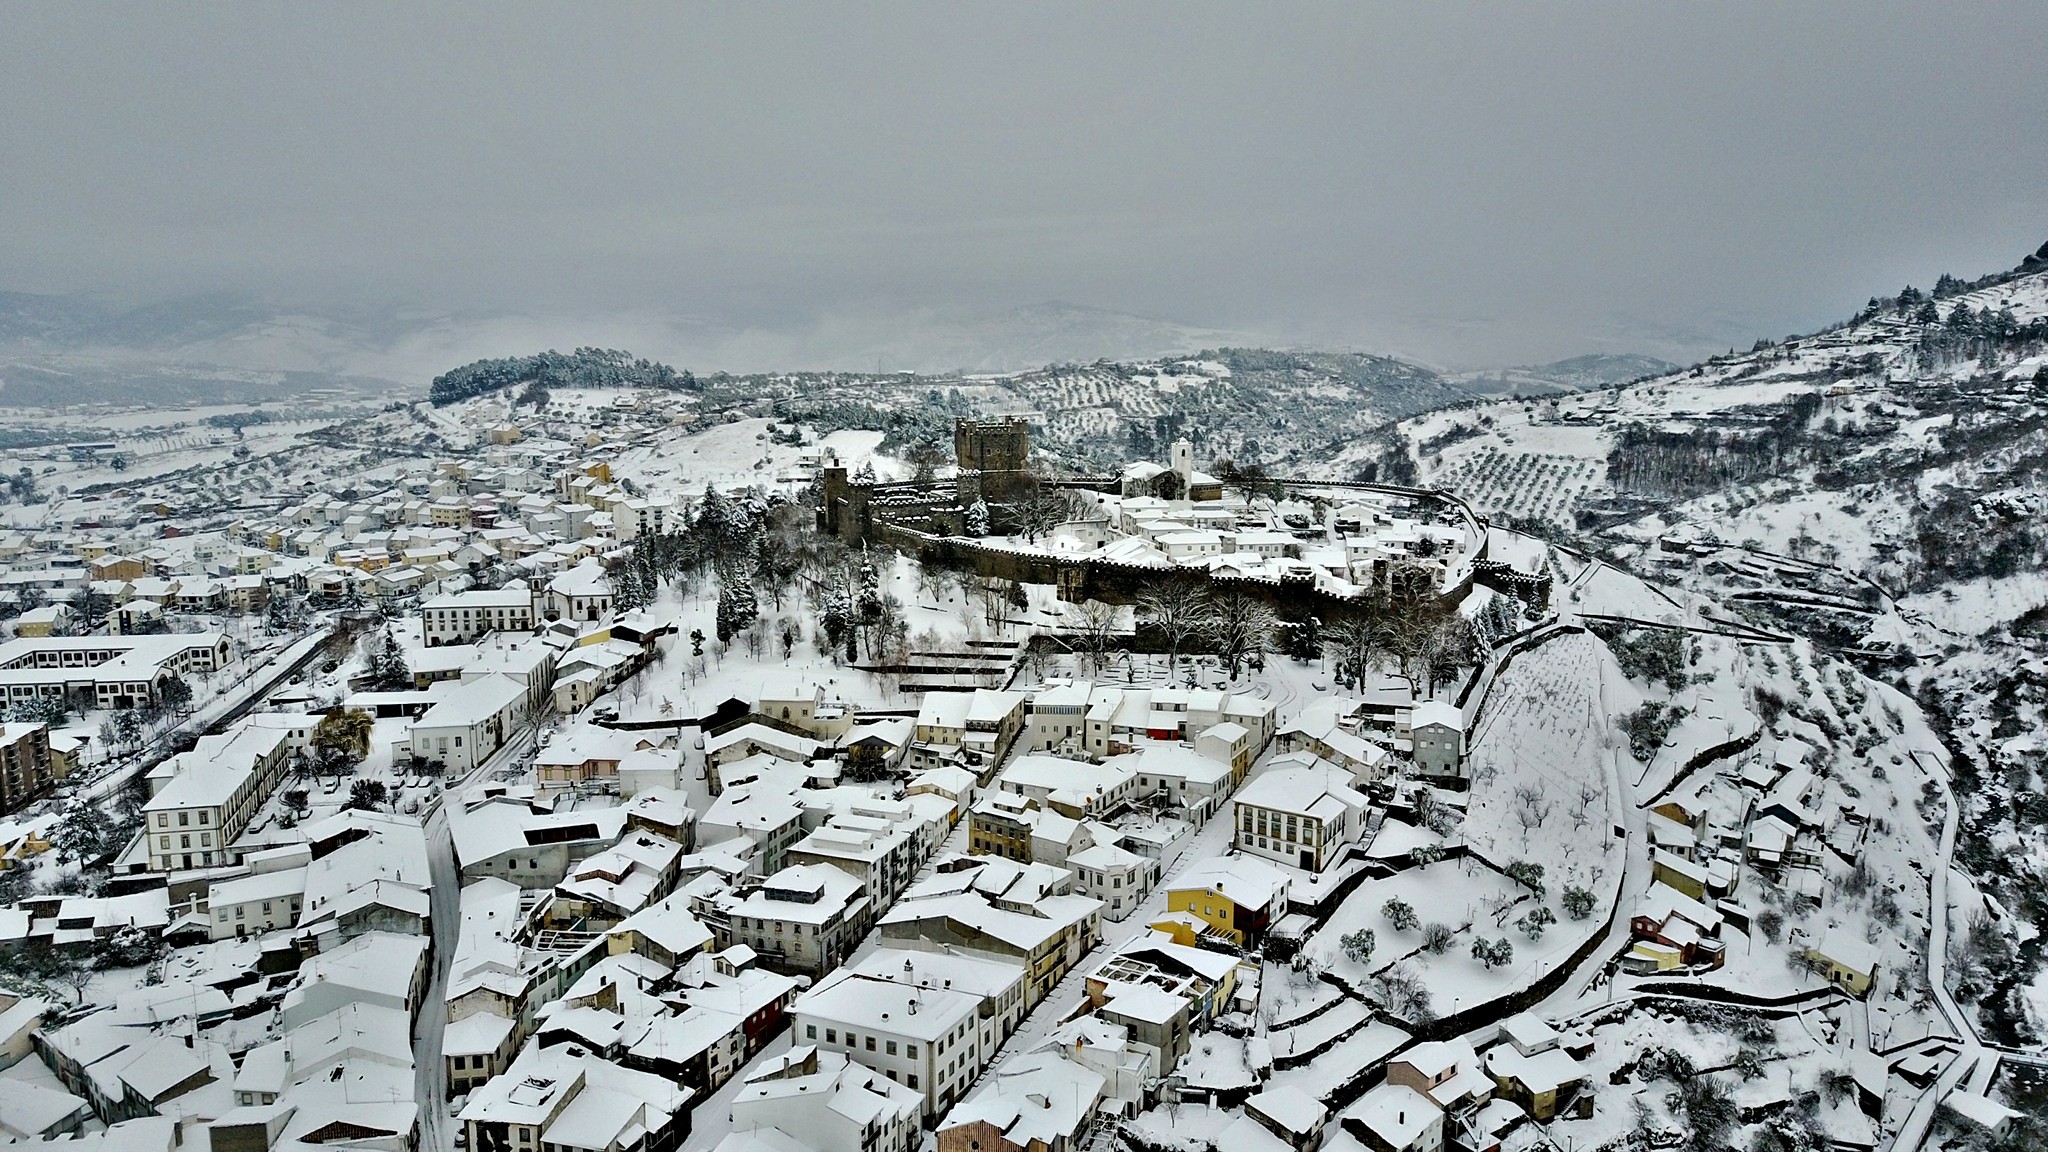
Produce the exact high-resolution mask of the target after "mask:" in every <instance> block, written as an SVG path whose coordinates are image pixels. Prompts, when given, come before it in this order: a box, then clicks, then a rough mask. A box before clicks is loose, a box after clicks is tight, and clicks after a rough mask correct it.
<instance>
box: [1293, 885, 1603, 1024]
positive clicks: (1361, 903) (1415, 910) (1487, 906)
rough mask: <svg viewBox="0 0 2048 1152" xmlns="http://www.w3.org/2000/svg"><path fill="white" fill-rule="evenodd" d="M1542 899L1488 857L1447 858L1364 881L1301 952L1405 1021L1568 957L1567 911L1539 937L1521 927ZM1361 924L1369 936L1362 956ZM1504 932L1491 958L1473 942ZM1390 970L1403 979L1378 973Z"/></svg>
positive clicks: (1489, 994)
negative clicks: (1504, 949)
mask: <svg viewBox="0 0 2048 1152" xmlns="http://www.w3.org/2000/svg"><path fill="white" fill-rule="evenodd" d="M1553 899H1554V896H1553ZM1400 906H1405V907H1406V908H1407V910H1408V911H1407V913H1405V914H1404V913H1403V912H1402V911H1400ZM1535 907H1537V902H1536V898H1535V896H1534V895H1533V894H1532V893H1531V892H1530V890H1529V889H1528V888H1526V887H1524V886H1523V885H1520V884H1517V883H1516V882H1514V881H1513V880H1510V879H1508V878H1507V877H1506V876H1504V875H1502V874H1501V873H1500V872H1498V871H1496V870H1494V869H1492V868H1490V867H1488V866H1487V865H1486V864H1485V863H1483V862H1481V861H1478V860H1475V859H1472V858H1470V857H1467V858H1465V859H1461V860H1445V861H1442V862H1440V863H1436V864H1431V865H1427V866H1425V867H1420V868H1411V869H1409V870H1407V871H1404V872H1400V873H1397V874H1396V875H1393V876H1389V877H1386V878H1384V879H1379V880H1369V881H1367V882H1366V883H1364V884H1362V885H1360V886H1359V888H1358V890H1357V891H1356V892H1353V893H1352V894H1351V895H1350V896H1349V897H1348V898H1347V899H1346V900H1345V901H1344V903H1343V904H1342V905H1340V906H1339V907H1338V908H1337V910H1336V912H1334V913H1332V914H1331V916H1330V918H1329V919H1328V920H1327V921H1325V922H1324V923H1323V926H1322V927H1321V928H1319V929H1318V930H1317V931H1316V934H1315V935H1314V936H1312V937H1310V938H1309V942H1308V944H1307V945H1306V946H1304V948H1303V949H1302V955H1303V956H1304V957H1305V961H1304V962H1305V963H1306V964H1307V965H1308V966H1310V967H1311V968H1318V969H1321V970H1322V971H1325V972H1327V973H1329V974H1330V975H1331V976H1334V977H1336V978H1337V979H1338V980H1340V981H1342V982H1343V983H1344V984H1345V985H1347V986H1348V987H1351V988H1354V989H1357V990H1359V991H1360V992H1361V993H1362V994H1364V995H1367V996H1371V997H1375V998H1377V999H1379V1000H1380V1001H1381V1002H1383V1003H1384V1005H1385V1007H1386V1008H1387V1010H1388V1013H1389V1014H1390V1015H1392V1016H1395V1017H1397V1018H1399V1019H1403V1020H1419V1019H1426V1018H1433V1017H1437V1016H1446V1015H1449V1014H1451V1013H1453V1012H1460V1011H1464V1010H1465V1009H1468V1008H1471V1007H1473V1006H1475V1005H1478V1004H1484V1003H1486V1002H1488V1001H1490V1000H1493V999H1496V998H1498V997H1500V996H1503V995H1505V994H1507V993H1508V992H1511V991H1513V990H1515V989H1516V988H1518V987H1521V986H1523V985H1524V984H1526V983H1527V982H1528V981H1529V980H1531V979H1534V978H1535V977H1536V976H1537V975H1539V974H1540V973H1542V972H1543V971H1545V970H1546V969H1547V968H1549V967H1550V966H1552V965H1555V964H1556V963H1558V962H1560V961H1562V960H1563V959H1564V958H1565V957H1566V956H1569V955H1570V953H1571V951H1572V949H1573V948H1574V947H1576V945H1577V939H1578V937H1579V935H1580V934H1579V933H1577V932H1573V931H1570V930H1568V929H1571V928H1574V927H1577V922H1575V921H1571V920H1570V919H1569V918H1568V917H1559V922H1558V923H1556V924H1554V925H1547V926H1545V927H1544V928H1543V929H1540V930H1539V932H1540V937H1541V938H1540V939H1537V940H1531V939H1530V937H1529V936H1528V935H1527V934H1526V933H1525V932H1524V931H1522V930H1520V929H1518V928H1517V927H1516V923H1517V921H1519V920H1520V919H1521V918H1522V917H1524V916H1526V915H1527V914H1528V913H1529V912H1530V911H1531V910H1532V909H1533V908H1535ZM1361 931H1363V932H1370V933H1371V934H1372V947H1371V949H1370V951H1369V952H1365V953H1364V954H1363V956H1362V957H1361V955H1360V950H1359V948H1358V947H1357V943H1358V941H1359V940H1360V939H1361V938H1360V937H1359V936H1358V935H1357V934H1358V933H1360V932H1361ZM1347 938H1348V939H1349V941H1350V942H1349V943H1348V944H1347ZM1502 940H1505V941H1507V942H1508V947H1509V953H1508V954H1507V955H1505V956H1496V957H1494V958H1493V960H1492V962H1488V961H1487V960H1485V959H1481V958H1479V957H1475V955H1474V954H1473V944H1474V942H1475V941H1476V942H1484V943H1486V944H1494V943H1496V942H1498V941H1502ZM1390 970H1392V981H1393V983H1395V984H1399V985H1400V987H1390V986H1389V981H1388V980H1386V979H1376V977H1382V976H1384V975H1386V974H1388V973H1389V972H1390ZM1277 1051H1278V1050H1277V1049H1276V1054H1277Z"/></svg>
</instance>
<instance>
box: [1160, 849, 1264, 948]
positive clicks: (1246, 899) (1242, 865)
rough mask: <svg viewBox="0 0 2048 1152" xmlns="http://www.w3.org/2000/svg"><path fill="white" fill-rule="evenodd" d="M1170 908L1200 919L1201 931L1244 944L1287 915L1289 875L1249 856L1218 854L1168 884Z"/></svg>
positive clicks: (1257, 937) (1253, 939)
mask: <svg viewBox="0 0 2048 1152" xmlns="http://www.w3.org/2000/svg"><path fill="white" fill-rule="evenodd" d="M1166 910H1167V911H1168V912H1180V913H1185V914H1187V915H1189V916H1192V917H1195V918H1196V919H1199V920H1201V921H1202V922H1203V923H1204V924H1206V925H1207V928H1206V929H1205V930H1204V932H1203V935H1211V936H1215V937H1217V938H1218V939H1221V940H1224V941H1227V942H1228V943H1230V944H1231V945H1233V946H1235V947H1239V948H1242V947H1246V946H1247V945H1250V944H1252V943H1255V942H1257V941H1258V940H1260V939H1262V938H1264V936H1265V934H1266V929H1268V928H1270V927H1271V926H1272V925H1273V923H1274V922H1275V921H1277V920H1279V919H1280V917H1281V916H1282V915H1283V914H1285V913H1286V911H1287V875H1286V873H1284V872H1281V871H1280V870H1279V869H1278V868H1275V867H1273V866H1272V865H1270V864H1267V863H1265V862H1264V861H1262V860H1258V859H1255V858H1253V857H1250V856H1222V857H1217V858H1216V859H1213V860H1207V861H1204V862H1202V863H1200V864H1197V865H1195V866H1194V867H1193V868H1191V869H1189V870H1188V872H1187V873H1186V874H1185V875H1183V876H1182V877H1181V878H1180V879H1179V880H1176V881H1175V882H1174V883H1173V884H1172V885H1171V886H1169V887H1168V888H1167V890H1166Z"/></svg>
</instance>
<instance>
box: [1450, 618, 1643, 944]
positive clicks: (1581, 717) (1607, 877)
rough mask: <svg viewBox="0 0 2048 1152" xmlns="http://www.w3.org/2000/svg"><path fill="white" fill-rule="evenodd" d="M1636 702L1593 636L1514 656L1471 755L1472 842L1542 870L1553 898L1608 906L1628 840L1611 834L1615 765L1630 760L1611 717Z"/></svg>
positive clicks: (1468, 822)
mask: <svg viewBox="0 0 2048 1152" xmlns="http://www.w3.org/2000/svg"><path fill="white" fill-rule="evenodd" d="M1633 696H1634V691H1633V689H1630V688H1629V687H1628V686H1627V685H1626V683H1625V682H1624V681H1623V680H1622V678H1621V676H1620V675H1619V671H1618V670H1617V669H1615V668H1614V667H1613V660H1612V657H1610V656H1609V655H1608V654H1607V650H1606V648H1605V647H1604V646H1603V645H1602V644H1601V643H1600V641H1599V640H1598V639H1597V638H1595V637H1593V636H1591V635H1588V634H1585V633H1569V634H1566V635H1563V636H1560V637H1558V638H1557V639H1555V640H1552V641H1550V642H1548V643H1546V644H1543V645H1541V646H1540V647H1537V648H1533V649H1531V650H1529V651H1527V652H1524V653H1522V654H1521V655H1520V656H1518V657H1516V659H1515V662H1514V663H1513V664H1511V665H1509V667H1508V670H1507V671H1506V672H1505V673H1503V674H1502V675H1501V676H1500V677H1499V678H1498V679H1496V680H1495V681H1494V683H1493V688H1492V690H1491V692H1489V693H1488V695H1487V700H1486V706H1485V709H1484V710H1483V711H1482V712H1481V714H1480V717H1479V723H1478V725H1477V727H1476V729H1475V731H1474V733H1473V737H1472V747H1471V750H1470V752H1469V753H1468V754H1467V767H1468V770H1469V772H1470V775H1471V778H1472V793H1471V797H1470V799H1469V801H1468V804H1467V808H1466V817H1465V823H1464V828H1463V837H1464V840H1465V842H1466V843H1467V844H1469V845H1471V846H1472V848H1473V849H1474V850H1475V851H1477V852H1479V853H1480V854H1481V855H1482V856H1484V857H1485V858H1487V859H1488V860H1491V861H1493V862H1494V863H1495V864H1498V865H1502V866H1505V865H1507V864H1508V863H1510V862H1512V861H1517V860H1520V861H1527V862H1529V863H1532V864H1538V865H1541V866H1542V867H1543V869H1544V879H1545V882H1546V883H1547V884H1548V886H1549V889H1550V894H1551V897H1552V898H1553V899H1555V898H1556V896H1557V894H1559V893H1561V892H1562V891H1563V889H1564V888H1565V887H1566V886H1567V885H1577V886H1580V887H1584V888H1587V889H1590V890H1592V891H1594V892H1596V893H1598V894H1600V895H1601V896H1602V898H1603V900H1604V899H1609V898H1611V897H1610V896H1609V895H1608V893H1609V892H1610V891H1611V889H1612V887H1613V886H1614V885H1615V884H1616V883H1618V881H1619V879H1620V876H1621V870H1622V869H1621V860H1622V842H1621V841H1619V840H1616V839H1614V838H1613V836H1612V835H1611V834H1610V829H1611V828H1612V826H1613V825H1614V824H1615V823H1616V822H1617V819H1618V813H1619V805H1620V802H1621V801H1620V798H1619V797H1616V796H1613V795H1612V794H1611V789H1610V786H1609V784H1610V775H1611V774H1610V771H1609V766H1610V764H1611V763H1612V762H1613V757H1615V756H1616V755H1619V754H1625V753H1622V752H1620V750H1619V748H1618V745H1619V744H1620V743H1621V740H1620V739H1619V737H1620V733H1619V732H1618V731H1617V730H1616V729H1615V726H1614V719H1613V718H1614V716H1615V715H1617V712H1616V711H1615V708H1616V706H1617V705H1619V706H1621V707H1622V708H1623V709H1626V708H1628V707H1632V706H1633V704H1634V699H1633ZM1560 911H1561V910H1560ZM1561 919H1562V918H1561ZM1557 935H1558V936H1559V937H1564V936H1570V935H1573V933H1570V932H1565V931H1559V932H1558V933H1557Z"/></svg>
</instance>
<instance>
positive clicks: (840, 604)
mask: <svg viewBox="0 0 2048 1152" xmlns="http://www.w3.org/2000/svg"><path fill="white" fill-rule="evenodd" d="M819 617H820V618H819V620H818V626H819V627H820V628H821V629H823V630H824V633H825V643H826V645H827V646H829V647H831V648H832V649H834V650H837V649H840V648H847V649H851V648H852V647H853V645H854V643H855V641H854V639H853V637H855V636H856V635H857V634H858V632H859V628H858V626H857V623H856V621H855V619H854V614H853V592H852V590H851V589H850V588H848V586H847V583H846V574H845V573H843V572H842V573H840V574H839V575H838V576H836V577H835V578H834V579H833V581H832V589H831V591H829V592H827V593H826V594H825V606H824V608H823V610H822V611H821V612H820V614H819Z"/></svg>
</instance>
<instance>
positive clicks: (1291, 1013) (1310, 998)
mask: <svg viewBox="0 0 2048 1152" xmlns="http://www.w3.org/2000/svg"><path fill="white" fill-rule="evenodd" d="M1344 999H1346V997H1345V995H1344V993H1343V992H1342V991H1340V990H1339V989H1338V988H1337V986H1336V985H1334V984H1331V983H1329V982H1328V981H1325V980H1318V979H1316V978H1315V977H1313V976H1311V975H1309V974H1308V973H1306V972H1304V971H1302V970H1301V969H1299V968H1295V967H1293V966H1292V965H1286V964H1277V963H1274V962H1271V961H1268V962H1267V963H1265V964H1264V965H1263V966H1262V971H1261V973H1260V977H1259V1010H1260V1012H1261V1013H1262V1014H1263V1015H1264V1016H1265V1017H1266V1026H1267V1027H1268V1028H1275V1029H1278V1028H1291V1027H1294V1026H1295V1025H1298V1024H1300V1023H1302V1022H1303V1021H1305V1020H1307V1019H1308V1018H1309V1017H1311V1016H1314V1015H1316V1014H1317V1013H1320V1012H1326V1011H1329V1010H1330V1009H1331V1008H1332V1007H1333V1006H1334V1005H1336V1004H1337V1003H1338V1002H1339V1001H1341V1000H1344Z"/></svg>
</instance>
